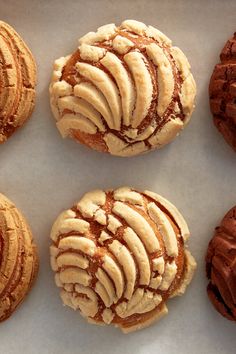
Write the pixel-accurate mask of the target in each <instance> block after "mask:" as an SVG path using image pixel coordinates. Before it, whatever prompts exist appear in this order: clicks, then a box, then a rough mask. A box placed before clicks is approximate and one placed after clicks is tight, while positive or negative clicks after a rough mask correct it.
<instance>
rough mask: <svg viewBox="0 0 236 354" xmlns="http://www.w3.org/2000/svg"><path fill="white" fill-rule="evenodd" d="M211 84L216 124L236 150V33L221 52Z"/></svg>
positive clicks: (211, 99)
mask: <svg viewBox="0 0 236 354" xmlns="http://www.w3.org/2000/svg"><path fill="white" fill-rule="evenodd" d="M220 61H221V62H220V63H219V64H217V65H216V66H215V68H214V71H213V73H212V76H211V80H210V85H209V96H210V108H211V112H212V114H213V119H214V123H215V126H216V127H217V129H218V130H219V132H220V133H221V134H222V135H223V137H224V139H225V140H226V141H227V143H228V144H229V145H230V146H231V147H232V148H233V149H234V150H235V151H236V33H235V34H234V36H233V37H232V38H230V39H229V40H228V41H227V42H226V44H225V46H224V48H223V49H222V51H221V54H220Z"/></svg>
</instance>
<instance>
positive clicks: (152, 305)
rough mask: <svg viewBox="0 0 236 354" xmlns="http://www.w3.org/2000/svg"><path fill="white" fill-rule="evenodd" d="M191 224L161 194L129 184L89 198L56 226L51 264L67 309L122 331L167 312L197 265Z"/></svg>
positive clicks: (130, 329) (63, 215)
mask: <svg viewBox="0 0 236 354" xmlns="http://www.w3.org/2000/svg"><path fill="white" fill-rule="evenodd" d="M188 237H189V230H188V226H187V224H186V222H185V220H184V219H183V217H182V215H181V214H180V213H179V211H178V210H177V209H176V208H175V207H174V206H173V205H172V204H171V203H170V202H168V201H167V200H166V199H164V198H162V197H161V196H159V195H157V194H155V193H152V192H149V191H145V192H138V191H136V190H133V189H130V188H128V187H123V188H119V189H116V190H114V191H113V190H109V191H106V192H104V191H102V190H95V191H92V192H89V193H87V194H85V195H84V196H83V197H82V199H81V200H80V201H79V202H78V203H77V204H76V205H74V206H73V207H72V208H71V209H69V210H66V211H64V212H62V213H61V214H60V215H59V217H58V218H57V220H56V221H55V223H54V225H53V227H52V231H51V239H52V245H51V247H50V254H51V266H52V269H53V270H54V271H55V281H56V285H57V286H58V287H59V288H60V289H61V298H62V301H63V303H64V304H65V305H68V306H70V307H71V308H73V309H74V310H79V311H80V312H81V314H82V316H84V317H86V318H87V319H88V321H89V322H91V323H96V324H110V323H112V324H114V325H115V326H117V327H119V328H121V330H122V331H123V332H125V333H128V332H131V331H135V330H138V329H141V328H144V327H147V326H149V325H150V324H151V323H153V322H154V321H156V320H158V319H159V318H161V317H162V316H163V315H165V314H166V313H167V312H168V311H167V307H166V301H167V299H168V298H170V297H174V296H176V295H182V294H183V293H184V292H185V290H186V287H187V285H188V284H189V283H190V281H191V279H192V276H193V272H194V269H195V268H196V262H195V260H194V258H193V257H192V255H191V254H190V252H189V251H188V250H187V249H186V245H185V243H186V241H187V239H188Z"/></svg>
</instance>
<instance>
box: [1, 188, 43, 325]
mask: <svg viewBox="0 0 236 354" xmlns="http://www.w3.org/2000/svg"><path fill="white" fill-rule="evenodd" d="M38 267H39V260H38V253H37V248H36V245H35V244H34V242H33V238H32V233H31V230H30V228H29V226H28V224H27V222H26V220H25V218H24V217H23V216H22V214H21V213H20V211H19V210H18V209H17V208H16V207H15V205H14V204H13V203H12V202H11V201H10V200H9V199H7V198H6V197H5V196H4V195H2V194H0V322H2V321H4V320H6V319H7V318H8V317H10V316H11V315H12V313H13V312H14V311H15V309H16V308H17V306H19V304H20V303H21V302H22V301H23V300H24V298H25V296H26V295H27V293H28V292H29V291H30V289H31V287H32V286H33V283H34V281H35V278H36V276H37V273H38Z"/></svg>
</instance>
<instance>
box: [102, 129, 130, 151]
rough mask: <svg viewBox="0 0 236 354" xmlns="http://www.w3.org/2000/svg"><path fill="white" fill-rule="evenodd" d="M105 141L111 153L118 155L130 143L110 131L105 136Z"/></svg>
mask: <svg viewBox="0 0 236 354" xmlns="http://www.w3.org/2000/svg"><path fill="white" fill-rule="evenodd" d="M103 139H104V141H105V143H106V145H107V147H108V150H109V151H110V153H111V154H114V155H117V154H119V153H120V151H123V150H124V148H125V147H126V146H127V145H128V144H127V143H125V142H124V141H123V140H121V139H120V138H118V137H117V136H116V135H114V134H112V133H108V134H106V135H105V136H104V138H103Z"/></svg>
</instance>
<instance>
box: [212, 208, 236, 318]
mask: <svg viewBox="0 0 236 354" xmlns="http://www.w3.org/2000/svg"><path fill="white" fill-rule="evenodd" d="M206 272H207V277H208V279H209V284H208V286H207V294H208V297H209V299H210V301H211V302H212V304H213V306H214V307H215V309H216V310H217V311H218V312H219V313H220V314H221V315H222V316H224V317H226V318H227V319H228V320H231V321H236V206H234V207H233V208H232V209H230V210H229V211H228V213H227V214H226V215H225V216H224V218H223V220H222V221H221V224H220V226H218V227H217V228H216V230H215V234H214V236H213V237H212V239H211V241H210V242H209V245H208V249H207V254H206Z"/></svg>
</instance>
